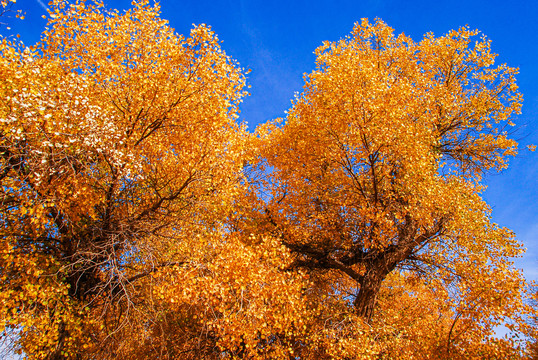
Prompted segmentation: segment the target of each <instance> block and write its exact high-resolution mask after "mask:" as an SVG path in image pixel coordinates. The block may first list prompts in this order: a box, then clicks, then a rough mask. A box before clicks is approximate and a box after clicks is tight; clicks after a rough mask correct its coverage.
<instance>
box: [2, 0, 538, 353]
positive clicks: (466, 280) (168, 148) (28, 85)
mask: <svg viewBox="0 0 538 360" xmlns="http://www.w3.org/2000/svg"><path fill="white" fill-rule="evenodd" d="M1 5H2V7H3V8H6V6H7V5H8V3H7V2H2V3H1ZM49 15H50V18H49V24H48V27H47V29H46V30H45V31H44V32H43V34H42V39H41V41H40V42H39V43H38V44H36V45H35V46H33V47H32V48H27V47H24V46H23V45H21V44H19V43H16V42H11V41H8V40H7V39H4V38H3V39H1V43H0V52H1V56H0V182H1V184H0V185H1V186H0V239H1V240H0V333H1V336H2V338H3V339H4V345H3V347H2V349H3V350H2V351H15V352H17V353H19V354H23V355H24V356H25V357H26V358H28V359H50V360H54V359H63V358H74V359H96V358H99V359H124V358H128V359H200V358H207V359H234V358H236V359H238V358H241V359H243V358H245V359H255V358H260V359H266V358H274V359H280V358H283V359H286V358H290V359H291V358H294V359H333V358H334V359H355V358H358V359H402V358H406V359H407V358H409V359H469V358H480V359H489V358H491V359H498V358H506V359H509V358H513V359H522V358H525V351H526V348H525V342H524V341H523V340H519V337H521V336H523V337H525V336H535V334H534V332H533V330H532V326H529V325H528V322H527V321H526V320H527V318H528V312H529V311H530V310H529V308H528V307H527V306H526V305H525V304H526V303H525V301H526V297H527V294H526V292H525V286H526V284H525V281H524V278H523V276H522V274H521V273H520V272H519V271H518V270H516V269H514V267H513V262H512V259H513V258H514V257H517V256H519V255H520V254H521V253H522V251H523V248H522V246H521V244H520V243H519V242H518V241H517V240H516V239H515V237H514V235H513V234H512V233H511V232H510V231H509V230H508V229H505V228H502V227H500V226H498V225H496V224H494V223H493V222H492V221H491V218H490V210H489V207H488V206H487V204H486V203H485V202H484V201H483V200H482V199H481V191H482V189H483V186H482V185H481V179H482V176H483V174H484V173H485V172H487V171H491V170H500V169H503V168H505V167H506V166H507V157H508V156H510V155H513V154H515V152H516V149H517V144H516V142H515V141H514V140H512V139H511V138H510V137H509V134H508V132H507V129H508V128H509V127H510V126H512V125H513V124H512V122H511V120H510V119H511V117H512V115H513V114H517V113H519V111H520V108H521V103H522V98H521V94H520V93H519V92H518V91H517V86H516V84H515V75H516V74H517V70H516V69H514V68H511V67H508V66H506V65H499V66H495V65H494V60H495V54H493V53H492V52H491V50H490V43H489V41H488V40H487V39H486V38H485V37H479V33H478V32H477V31H473V30H470V29H468V28H461V29H459V30H457V31H451V32H450V33H448V34H446V35H444V36H442V37H435V36H434V35H433V34H427V35H426V36H425V37H424V38H423V39H422V40H421V41H420V42H415V41H413V40H412V39H410V38H409V37H407V36H404V35H395V34H394V32H393V30H392V29H391V28H390V27H388V26H387V25H386V24H385V23H383V22H382V21H381V20H377V21H376V22H374V23H369V22H368V21H366V20H363V21H362V23H358V24H356V26H355V28H354V29H353V31H352V33H351V34H350V35H349V36H348V37H346V38H344V39H342V40H340V41H338V42H336V43H329V42H327V43H325V44H323V46H321V47H320V48H319V49H317V51H316V54H317V57H318V60H317V65H316V69H315V70H314V71H313V72H312V73H311V74H309V75H307V76H306V77H305V87H304V91H303V92H302V93H301V94H300V95H299V96H297V98H296V99H295V101H294V102H293V106H292V108H291V109H290V110H289V111H288V116H287V118H286V119H285V120H284V121H275V122H273V123H268V124H264V125H261V126H259V127H258V129H257V130H256V132H255V133H254V134H250V133H248V132H247V131H246V128H245V126H243V125H242V124H239V123H238V122H237V119H238V117H239V109H238V107H239V105H240V103H241V100H242V98H243V97H244V96H245V95H246V91H245V75H244V70H243V69H242V68H241V67H240V66H239V64H237V63H236V62H235V61H234V60H232V59H231V58H230V57H229V56H227V55H226V54H225V52H224V51H223V50H222V49H221V47H220V42H219V40H218V38H217V36H216V35H215V34H214V33H213V31H212V30H211V29H210V28H209V27H208V26H205V25H200V26H196V27H194V28H193V29H192V31H191V33H190V35H189V36H187V37H185V36H181V35H178V34H177V33H175V32H174V30H173V29H172V28H170V26H169V25H168V23H167V22H166V21H165V20H162V19H161V18H160V9H159V6H158V5H150V4H149V2H148V1H147V0H139V1H134V2H133V8H132V9H130V10H127V11H125V12H123V13H120V12H118V11H115V10H107V9H106V8H105V7H104V5H103V4H102V3H100V2H92V3H89V2H88V3H87V2H85V1H78V2H77V3H76V4H71V3H69V2H68V1H66V0H56V1H54V2H53V3H52V4H51V11H50V14H49ZM499 326H504V327H505V328H506V329H508V330H509V332H508V335H506V336H504V337H502V338H500V337H498V336H496V331H497V329H498V328H499ZM533 346H534V347H535V345H529V351H531V352H532V351H534V350H533V349H534V347H533ZM534 352H535V351H534Z"/></svg>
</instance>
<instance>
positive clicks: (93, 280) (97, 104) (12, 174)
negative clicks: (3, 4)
mask: <svg viewBox="0 0 538 360" xmlns="http://www.w3.org/2000/svg"><path fill="white" fill-rule="evenodd" d="M1 52H2V57H1V58H0V74H1V75H0V79H1V80H0V83H1V85H0V91H1V93H2V94H1V97H0V99H1V100H0V101H1V104H0V118H1V120H0V135H1V137H0V154H1V155H0V161H1V169H0V180H1V182H2V187H1V194H0V198H1V210H0V211H1V214H2V215H1V217H0V222H1V226H0V229H1V230H0V231H1V234H2V241H1V251H2V257H1V260H0V278H1V285H0V286H1V287H0V297H1V301H0V304H1V305H0V314H1V316H0V318H1V319H2V324H1V326H2V331H3V334H4V335H6V334H8V333H10V332H11V333H12V334H13V336H14V338H15V339H16V341H17V342H18V344H19V345H18V349H19V351H23V352H24V353H25V354H27V355H29V356H32V358H40V359H58V358H63V357H74V356H75V354H79V355H78V356H79V357H80V356H81V355H80V354H83V353H84V352H83V349H87V350H84V351H86V352H88V351H90V350H91V351H94V352H95V353H99V351H101V350H103V351H104V350H106V351H110V349H108V348H107V347H108V346H110V345H111V341H112V340H114V334H115V333H116V332H119V329H121V328H122V327H125V326H126V325H128V324H129V326H133V327H136V326H137V325H136V324H139V326H140V327H142V328H143V327H144V326H145V325H144V324H147V322H148V321H151V316H150V308H149V306H150V304H149V301H150V300H151V298H144V297H142V295H143V294H145V293H151V288H147V287H148V286H150V285H151V283H149V282H147V281H145V280H146V279H147V278H148V277H150V275H151V274H152V273H154V272H156V271H157V270H159V269H162V268H164V267H172V266H176V267H180V266H188V264H189V262H190V261H191V260H192V259H191V258H190V257H189V256H188V255H189V252H190V251H192V248H193V244H195V239H197V238H198V237H199V236H206V235H208V234H212V233H219V231H221V230H220V229H221V228H222V225H220V223H219V219H221V218H222V215H220V214H226V212H227V211H228V208H229V206H230V204H231V200H229V199H230V198H231V196H232V195H233V193H234V192H235V191H236V190H235V189H236V186H237V179H238V178H239V176H240V173H239V171H240V168H241V164H242V160H241V157H242V153H243V150H242V147H243V142H244V141H243V138H244V129H243V128H242V127H241V126H240V125H238V124H237V123H236V119H237V116H238V115H237V113H238V110H237V105H238V104H239V102H240V101H241V98H242V97H243V96H244V94H245V92H244V91H243V90H242V88H243V85H244V81H245V80H244V76H243V75H242V72H241V69H240V68H239V67H238V65H237V64H236V63H235V62H234V61H232V60H231V59H230V58H229V57H228V56H227V55H226V54H225V53H224V52H223V51H222V50H221V48H220V45H219V40H218V38H217V37H216V36H215V34H214V33H213V32H212V31H211V29H210V28H209V27H207V26H204V25H201V26H197V27H195V28H193V30H192V31H191V34H190V36H189V37H183V36H180V35H177V34H176V33H175V32H174V31H173V29H171V28H170V27H169V26H168V25H167V23H166V21H164V20H162V19H160V17H159V7H158V6H157V5H155V6H149V5H148V2H147V1H137V2H135V3H134V7H133V9H131V10H128V11H125V12H124V13H119V12H117V11H108V10H106V9H105V8H104V6H103V4H100V3H97V4H95V5H91V4H86V3H85V2H83V1H81V2H77V3H76V4H69V3H68V2H66V1H56V2H54V4H53V5H52V11H51V13H50V20H49V25H48V30H46V31H45V32H44V33H43V37H42V40H41V42H40V43H38V44H37V45H36V46H34V47H33V48H25V47H23V46H22V45H18V44H16V43H12V42H9V41H7V40H6V39H2V43H1ZM195 245H196V244H195ZM146 327H147V326H146Z"/></svg>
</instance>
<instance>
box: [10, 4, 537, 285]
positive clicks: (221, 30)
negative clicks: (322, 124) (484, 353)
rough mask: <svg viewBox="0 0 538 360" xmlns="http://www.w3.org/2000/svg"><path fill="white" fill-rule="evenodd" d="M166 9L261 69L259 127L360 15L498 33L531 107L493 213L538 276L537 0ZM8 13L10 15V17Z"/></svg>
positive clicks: (493, 193)
mask: <svg viewBox="0 0 538 360" xmlns="http://www.w3.org/2000/svg"><path fill="white" fill-rule="evenodd" d="M45 3H46V0H18V3H17V4H16V6H15V8H17V9H22V10H23V11H25V12H26V19H25V20H23V21H20V20H16V21H15V20H14V19H7V21H8V22H9V23H10V24H9V25H10V27H11V30H6V27H5V26H3V27H2V28H1V29H0V33H1V34H2V35H4V36H9V35H13V34H20V35H21V40H23V41H24V43H25V44H27V45H31V44H34V43H35V42H36V41H37V40H39V37H40V33H41V31H42V30H43V29H44V27H45V24H46V21H45V20H44V19H42V18H41V15H43V14H45V6H46V4H45ZM105 3H106V4H107V6H108V7H110V8H116V9H126V8H128V7H130V6H131V5H130V3H131V1H130V0H115V1H113V0H109V1H105ZM161 6H162V17H163V18H165V19H167V20H169V21H170V24H171V26H172V27H174V28H175V29H176V31H177V32H179V33H182V34H188V32H189V29H190V28H191V27H192V24H200V23H205V24H208V25H211V26H212V28H213V30H215V32H216V33H217V34H218V36H219V38H220V39H221V40H223V44H222V46H223V48H224V49H225V50H226V52H227V53H228V54H229V55H230V56H232V57H233V58H234V59H236V60H237V61H239V63H240V64H241V66H242V67H244V68H249V69H252V72H251V73H250V74H249V76H248V83H249V84H250V85H251V86H252V88H251V94H252V95H251V96H250V97H248V98H247V99H245V101H244V103H243V105H242V116H241V119H242V120H243V121H246V122H247V123H248V124H249V127H250V129H251V130H252V129H254V128H255V126H256V125H257V124H259V123H261V122H265V121H267V120H269V119H274V118H277V117H282V116H283V115H284V111H285V110H286V109H288V108H289V107H290V100H291V99H292V98H293V94H294V92H296V91H301V88H302V85H303V74H304V73H307V72H310V71H311V70H313V68H314V61H315V56H314V54H313V51H314V50H315V49H316V47H318V46H319V45H321V43H322V42H323V41H324V40H329V41H335V40H338V39H340V38H342V37H344V36H345V35H347V34H348V33H349V32H350V31H351V29H352V27H353V24H354V22H356V21H360V19H361V18H365V17H366V18H369V19H370V20H373V19H375V18H376V17H379V18H381V19H383V20H384V21H385V22H386V23H387V24H388V25H390V26H391V27H393V28H394V29H395V30H396V32H397V33H401V32H404V33H406V34H407V35H410V36H411V37H412V38H413V39H415V40H420V39H421V38H422V35H423V34H424V33H426V32H430V31H431V32H433V33H434V34H436V35H442V34H444V33H446V32H448V31H449V30H451V29H454V28H458V27H460V26H463V25H469V26H470V27H471V28H476V29H479V30H480V31H482V32H483V33H484V34H485V35H487V37H488V38H489V39H491V40H492V48H493V50H494V51H495V52H496V53H498V54H499V57H498V63H507V64H508V65H510V66H514V67H519V68H520V74H519V76H518V85H519V86H520V91H521V92H522V93H523V96H524V105H523V113H522V114H521V115H519V116H518V117H517V118H515V119H514V121H515V123H516V125H517V128H518V130H517V132H516V134H515V138H516V139H518V140H519V142H520V153H519V155H518V156H517V157H515V158H513V159H511V162H510V167H509V169H508V170H505V171H504V172H503V173H501V174H492V175H489V176H487V178H486V183H487V184H488V189H487V190H486V192H485V193H484V197H485V199H486V201H487V202H488V203H489V204H490V205H491V206H492V208H493V221H494V222H496V223H498V224H500V225H502V226H506V227H508V228H510V229H512V230H513V231H515V233H516V235H517V237H518V238H519V240H520V241H522V242H523V243H524V244H525V246H526V247H527V249H528V251H527V254H526V255H525V256H524V257H523V258H522V259H519V260H518V261H517V262H516V265H517V266H518V267H520V268H523V269H524V272H525V275H526V277H527V278H528V279H529V280H531V279H532V280H538V211H537V210H538V206H537V201H538V187H537V185H538V180H537V179H538V164H536V162H537V159H538V152H535V153H531V152H529V151H526V149H525V148H526V145H527V144H537V145H538V119H537V117H538V85H537V84H538V66H537V64H538V62H537V59H538V20H537V19H538V2H535V1H531V0H527V1H523V0H513V1H511V2H507V1H505V0H503V1H496V0H493V1H475V0H467V1H461V0H457V1H380V0H355V1H343V0H333V1H331V2H324V1H315V0H311V1H306V0H297V1H290V0H288V1H270V0H265V1H257V0H256V1H231V0H228V1H226V0H222V1H204V0H197V1H196V0H188V1H172V0H163V1H162V2H161ZM3 21H4V22H6V19H4V20H3Z"/></svg>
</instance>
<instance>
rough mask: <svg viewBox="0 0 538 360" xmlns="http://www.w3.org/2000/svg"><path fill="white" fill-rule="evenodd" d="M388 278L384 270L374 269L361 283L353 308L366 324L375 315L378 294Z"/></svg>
mask: <svg viewBox="0 0 538 360" xmlns="http://www.w3.org/2000/svg"><path fill="white" fill-rule="evenodd" d="M386 276H387V273H386V272H385V271H382V269H376V268H373V269H370V270H369V271H368V272H367V273H366V274H365V275H364V277H363V278H362V279H361V280H360V281H359V284H360V289H359V293H358V294H357V297H356V298H355V301H353V306H354V307H355V312H356V313H357V315H359V316H360V317H362V318H363V319H364V320H365V321H366V322H369V321H370V319H371V318H372V315H373V314H374V309H375V305H376V301H377V294H378V293H379V290H380V289H381V284H382V283H383V280H384V279H385V277H386Z"/></svg>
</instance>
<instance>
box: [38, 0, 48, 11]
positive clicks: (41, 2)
mask: <svg viewBox="0 0 538 360" xmlns="http://www.w3.org/2000/svg"><path fill="white" fill-rule="evenodd" d="M36 1H37V3H38V4H39V6H41V7H42V8H43V10H45V11H49V8H48V7H47V5H45V3H44V2H43V1H42V0H36Z"/></svg>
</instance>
